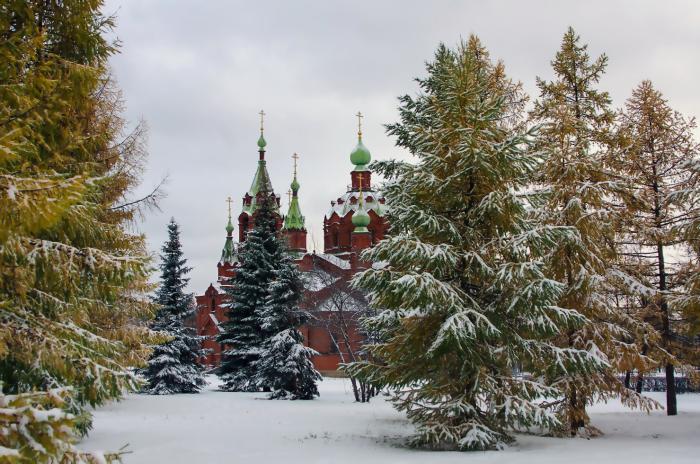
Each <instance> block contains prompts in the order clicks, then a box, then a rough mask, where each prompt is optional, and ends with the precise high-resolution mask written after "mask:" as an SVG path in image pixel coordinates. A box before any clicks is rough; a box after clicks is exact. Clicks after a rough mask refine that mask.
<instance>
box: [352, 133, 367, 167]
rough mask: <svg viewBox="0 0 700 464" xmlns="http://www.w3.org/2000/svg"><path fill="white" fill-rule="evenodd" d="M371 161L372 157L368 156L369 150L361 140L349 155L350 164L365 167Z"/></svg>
mask: <svg viewBox="0 0 700 464" xmlns="http://www.w3.org/2000/svg"><path fill="white" fill-rule="evenodd" d="M370 161H372V155H370V153H369V150H368V149H367V147H365V145H364V144H363V143H362V139H360V140H358V141H357V146H356V147H355V149H354V150H353V151H352V153H350V162H351V163H352V164H354V165H355V166H358V167H360V166H365V165H367V164H369V162H370Z"/></svg>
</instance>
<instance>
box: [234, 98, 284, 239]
mask: <svg viewBox="0 0 700 464" xmlns="http://www.w3.org/2000/svg"><path fill="white" fill-rule="evenodd" d="M264 116H265V112H264V111H260V138H259V139H258V154H259V156H260V158H259V159H258V169H257V170H256V171H255V177H253V183H252V184H250V189H248V191H247V192H246V194H245V195H244V196H243V209H242V211H241V214H240V215H239V216H238V241H239V243H243V242H245V239H246V236H247V235H248V232H249V231H251V230H253V227H254V226H255V217H256V215H257V211H258V206H259V205H260V203H261V202H262V201H263V198H264V196H265V195H269V197H270V199H271V200H272V202H273V203H272V204H273V205H274V206H275V216H276V217H277V230H280V229H281V228H282V217H281V216H280V214H279V206H280V197H279V196H278V195H276V194H275V192H274V189H273V188H272V182H271V181H270V174H268V172H267V165H266V162H265V147H266V146H267V142H266V141H265V137H264V136H263V132H264V127H263V117H264Z"/></svg>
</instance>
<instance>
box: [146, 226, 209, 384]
mask: <svg viewBox="0 0 700 464" xmlns="http://www.w3.org/2000/svg"><path fill="white" fill-rule="evenodd" d="M161 252H162V254H161V256H160V258H161V263H160V271H161V275H160V287H159V288H158V291H157V292H156V297H155V301H154V302H155V303H156V304H157V305H158V310H157V313H156V318H155V320H154V321H153V324H152V325H151V328H152V329H153V330H156V331H159V332H163V333H165V334H166V335H167V336H168V337H170V340H168V341H167V342H165V343H162V344H160V345H156V346H155V348H154V349H153V353H152V354H151V357H150V358H149V360H148V366H147V367H146V368H145V369H144V370H143V375H144V377H145V378H146V386H145V388H144V391H145V392H146V393H150V394H152V395H170V394H173V393H197V392H199V390H200V389H201V387H202V386H203V385H205V384H206V381H205V380H204V376H203V374H202V367H201V365H200V364H199V362H198V358H199V356H200V354H201V351H202V350H201V346H200V337H198V336H197V335H196V334H195V333H194V328H192V327H188V326H186V325H185V322H186V321H187V320H188V319H189V318H191V317H192V316H194V314H195V305H194V300H193V298H192V294H187V293H185V291H184V290H185V288H186V287H187V282H189V279H188V278H186V277H185V275H186V274H187V273H189V272H190V271H191V268H190V267H187V265H186V264H187V260H186V259H185V258H184V255H183V252H182V244H181V243H180V228H179V226H178V224H177V222H175V219H174V218H173V219H171V220H170V223H169V224H168V240H167V241H166V242H165V243H164V244H163V247H162V248H161Z"/></svg>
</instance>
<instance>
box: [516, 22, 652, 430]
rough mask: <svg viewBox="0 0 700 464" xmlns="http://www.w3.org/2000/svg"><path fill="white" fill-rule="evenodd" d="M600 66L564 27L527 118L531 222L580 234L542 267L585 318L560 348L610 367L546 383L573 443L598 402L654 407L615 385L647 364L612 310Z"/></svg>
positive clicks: (609, 185)
mask: <svg viewBox="0 0 700 464" xmlns="http://www.w3.org/2000/svg"><path fill="white" fill-rule="evenodd" d="M606 65H607V57H606V56H605V55H601V56H600V57H599V58H597V59H596V60H593V61H592V60H591V59H590V57H589V55H588V53H587V45H584V44H581V42H580V38H579V36H578V35H577V34H576V32H575V31H574V30H573V29H572V28H569V29H568V30H567V32H566V33H565V34H564V37H563V40H562V44H561V48H560V50H559V51H558V52H557V54H556V56H555V58H554V60H553V61H552V68H553V70H554V79H553V80H552V81H545V80H542V79H539V78H538V79H537V86H538V88H539V90H540V95H539V99H538V100H537V101H536V102H535V105H534V109H533V110H532V112H531V113H530V117H531V121H532V122H533V123H535V124H537V125H539V131H538V135H537V137H536V141H535V146H536V148H537V149H538V150H540V151H541V152H542V153H543V154H544V155H545V162H544V163H543V164H542V166H541V168H540V170H539V171H538V174H537V176H535V177H534V181H535V184H536V185H539V186H540V187H542V190H543V192H544V195H543V199H542V202H541V203H540V204H538V205H537V206H538V210H537V213H536V217H537V220H538V221H541V222H542V223H543V224H548V225H550V226H553V227H570V228H574V229H575V230H576V232H577V234H576V235H575V236H574V237H575V238H574V239H572V240H566V241H562V242H561V243H560V244H559V246H558V247H557V248H556V249H555V250H554V251H553V252H552V253H551V254H550V255H548V256H547V261H546V264H547V275H548V276H549V277H550V278H552V279H554V280H556V281H559V282H562V283H563V284H564V286H565V287H564V291H563V292H562V294H561V296H560V299H559V301H558V302H557V304H558V305H559V306H562V307H565V308H571V309H574V310H576V311H577V312H578V313H579V314H581V315H583V316H585V318H586V322H585V324H583V325H581V326H579V327H576V328H569V329H568V330H566V331H563V333H562V335H561V336H560V337H559V340H558V343H559V345H560V346H561V347H562V348H575V349H578V350H586V351H588V352H590V353H591V354H597V355H598V356H600V357H601V358H602V359H604V360H605V361H606V364H607V367H606V368H605V369H602V370H599V371H596V372H593V373H585V375H584V374H582V373H578V372H563V373H561V374H562V375H558V376H556V377H552V378H549V382H550V384H551V385H552V386H554V387H556V388H558V389H560V390H561V391H562V392H563V393H564V398H563V399H562V401H561V402H560V403H559V404H558V405H557V408H558V411H559V414H560V415H561V416H562V420H563V422H564V428H563V429H562V432H564V433H567V434H571V435H576V434H578V433H582V432H583V433H591V432H593V433H597V430H596V429H595V428H593V427H592V426H589V417H588V414H587V413H586V406H587V405H588V404H592V403H594V402H596V401H598V400H600V399H607V398H610V397H612V396H620V397H621V399H622V400H623V402H625V403H626V404H627V405H629V406H633V407H643V408H649V407H652V406H653V403H651V402H650V401H648V400H646V399H645V398H643V397H641V396H640V395H638V394H637V393H636V392H634V391H633V390H631V389H629V388H626V386H625V384H624V382H623V381H621V380H620V379H619V373H620V372H625V371H627V370H630V369H632V368H639V369H644V368H647V367H648V366H649V360H648V359H647V358H646V357H644V356H643V355H642V354H641V353H640V352H639V349H638V346H637V345H636V344H635V343H634V340H635V337H636V336H637V334H638V332H640V331H642V330H643V323H641V322H639V321H638V320H637V319H635V318H634V317H632V316H631V315H628V314H626V313H625V312H624V311H619V310H618V306H617V305H616V304H614V301H613V296H614V295H616V294H617V293H618V290H617V289H616V287H615V286H614V284H615V283H625V282H628V279H626V278H624V276H623V275H622V274H621V271H620V269H619V268H617V267H616V266H615V263H616V261H617V258H616V230H617V229H616V227H617V226H618V225H619V219H618V215H619V212H620V208H619V207H618V204H617V203H615V200H616V199H618V198H619V197H620V195H623V194H624V185H621V184H620V182H617V180H616V178H615V177H614V176H612V175H611V173H610V172H609V171H607V170H606V168H605V160H606V157H607V156H608V154H609V150H610V147H611V146H612V143H611V140H612V134H613V122H614V113H613V111H612V110H611V109H610V97H609V95H608V93H607V92H604V91H601V90H598V89H597V88H596V84H598V82H599V81H600V79H601V77H602V75H603V73H604V72H605V68H606Z"/></svg>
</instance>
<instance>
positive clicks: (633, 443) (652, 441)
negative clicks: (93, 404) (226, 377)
mask: <svg viewBox="0 0 700 464" xmlns="http://www.w3.org/2000/svg"><path fill="white" fill-rule="evenodd" d="M209 380H210V382H211V383H210V385H209V387H208V388H207V389H206V391H204V392H202V393H201V394H198V395H172V396H149V395H129V396H128V397H127V398H126V399H125V400H123V401H122V402H120V403H114V404H111V405H109V406H107V407H103V408H100V409H98V410H97V411H95V414H94V416H95V417H94V428H93V430H92V432H91V433H90V436H89V437H88V438H87V439H85V440H84V441H83V442H82V443H81V445H80V446H81V448H84V449H87V450H117V449H119V448H121V447H122V446H124V445H126V444H128V449H129V450H130V451H131V453H130V454H127V455H126V456H125V457H124V463H125V464H138V463H148V464H153V463H168V464H180V463H196V464H206V463H217V464H228V463H252V464H265V463H275V464H277V463H285V464H296V463H299V464H301V463H303V464H316V463H333V464H346V463H347V464H350V463H352V464H369V463H382V464H412V463H416V464H417V463H421V464H433V463H436V464H443V463H445V464H447V463H462V464H463V463H469V464H472V463H476V464H481V463H509V464H510V463H514V464H519V463H522V464H550V463H551V464H559V463H565V464H581V463H592V464H603V463H616V464H619V463H624V462H633V463H635V464H645V463H654V464H659V463H672V464H683V463H693V464H695V463H698V462H700V394H687V395H679V397H678V405H679V408H678V409H679V415H678V416H676V417H667V416H666V415H665V413H664V412H663V411H659V412H654V413H652V414H650V415H647V414H644V413H640V412H635V411H630V410H627V409H625V408H624V407H622V406H621V405H620V404H619V403H618V402H610V403H608V404H599V405H596V406H595V407H593V408H591V417H592V421H593V424H594V425H596V426H597V427H598V428H600V429H601V430H603V432H604V433H605V435H604V436H602V437H600V438H595V439H591V440H586V439H582V438H573V439H558V438H543V437H534V436H527V435H520V436H518V442H517V444H516V445H515V446H511V447H509V448H507V449H506V450H505V451H489V452H478V453H459V452H431V451H420V450H414V449H410V448H406V447H405V446H403V443H404V440H405V438H406V437H407V436H409V435H410V434H411V432H412V430H413V429H412V427H411V425H410V424H409V423H408V422H407V421H406V419H405V417H404V416H403V415H402V414H400V413H398V412H396V411H394V410H393V409H392V407H391V405H390V404H388V403H386V402H385V401H384V399H383V398H375V399H373V400H372V402H371V403H369V404H359V403H355V402H354V401H353V397H352V392H351V390H350V383H349V381H347V380H345V379H331V378H328V379H325V380H324V381H323V382H322V383H321V385H320V388H319V389H320V392H321V397H320V398H318V399H316V400H313V401H274V400H273V401H270V400H267V399H265V394H263V393H228V392H220V391H217V390H216V388H217V383H216V379H215V378H214V377H210V378H209ZM663 395H664V393H650V396H652V397H653V398H655V399H657V400H658V401H660V402H662V403H663V401H664V396H663Z"/></svg>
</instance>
